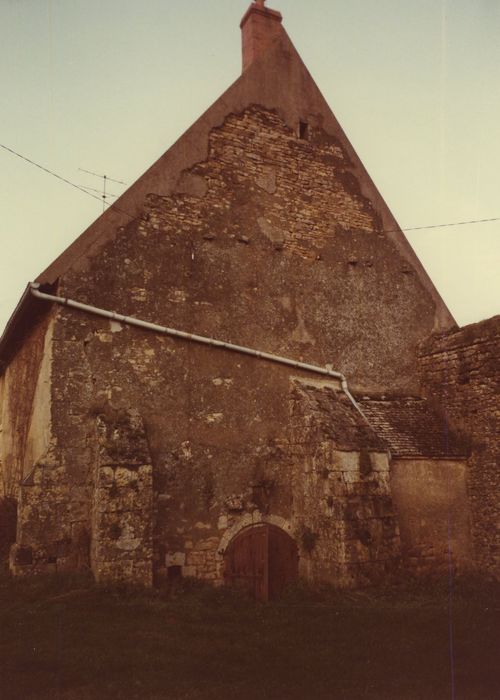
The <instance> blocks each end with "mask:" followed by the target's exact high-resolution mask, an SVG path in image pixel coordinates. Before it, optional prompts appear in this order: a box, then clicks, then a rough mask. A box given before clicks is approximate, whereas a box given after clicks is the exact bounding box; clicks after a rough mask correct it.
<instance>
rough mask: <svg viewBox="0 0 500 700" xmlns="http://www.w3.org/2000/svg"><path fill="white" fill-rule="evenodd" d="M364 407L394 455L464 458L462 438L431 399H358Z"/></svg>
mask: <svg viewBox="0 0 500 700" xmlns="http://www.w3.org/2000/svg"><path fill="white" fill-rule="evenodd" d="M359 405H360V406H361V410H362V411H363V413H364V414H365V416H366V417H367V419H368V420H369V422H370V424H371V426H372V427H373V429H374V430H375V432H376V433H377V435H378V436H379V437H380V438H381V439H382V440H383V441H384V442H385V444H386V445H387V446H388V448H389V449H390V451H391V454H392V455H393V456H394V457H434V458H441V459H445V458H450V459H452V458H454V457H464V456H466V454H467V448H466V446H465V445H464V443H463V440H462V439H461V438H460V436H458V435H457V434H456V433H455V432H454V431H453V430H452V429H451V428H450V425H449V424H448V422H447V420H446V418H445V417H444V416H443V415H440V414H439V413H437V412H436V411H435V410H434V409H433V408H432V407H431V406H430V405H429V403H428V401H426V400H424V399H421V398H418V397H408V396H403V397H398V398H390V399H385V398H383V399H374V398H368V397H365V398H363V399H361V400H359Z"/></svg>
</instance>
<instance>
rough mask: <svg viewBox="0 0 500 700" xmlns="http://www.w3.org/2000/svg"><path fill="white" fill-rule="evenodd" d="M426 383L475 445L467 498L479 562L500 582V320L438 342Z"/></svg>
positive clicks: (425, 367)
mask: <svg viewBox="0 0 500 700" xmlns="http://www.w3.org/2000/svg"><path fill="white" fill-rule="evenodd" d="M420 364H421V369H422V380H423V384H424V388H425V390H426V391H427V392H428V394H429V396H430V397H432V398H433V399H434V400H436V401H437V402H439V404H440V405H441V406H442V407H443V408H444V409H445V410H446V411H447V413H448V415H449V417H450V418H451V419H452V420H453V421H454V422H455V424H456V425H458V426H459V427H462V429H463V431H464V433H466V434H467V435H469V437H470V440H471V446H470V447H471V457H470V459H469V478H468V492H469V499H470V504H471V509H472V526H473V538H474V548H475V558H476V562H477V565H478V566H479V568H480V569H481V570H483V571H485V572H489V573H491V574H493V575H495V576H497V577H498V576H500V525H499V523H500V496H499V494H500V438H499V436H500V316H495V317H494V318H492V319H488V320H486V321H483V322H481V323H477V324H473V325H471V326H466V327H465V328H460V329H458V330H456V331H452V332H449V333H446V334H443V335H439V336H433V337H432V338H431V339H429V341H427V342H426V343H425V344H424V345H423V347H422V350H421V356H420Z"/></svg>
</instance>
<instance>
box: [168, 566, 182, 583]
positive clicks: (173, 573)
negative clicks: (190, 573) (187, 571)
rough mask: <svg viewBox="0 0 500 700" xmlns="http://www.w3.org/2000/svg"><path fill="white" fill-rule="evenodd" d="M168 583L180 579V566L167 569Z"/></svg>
mask: <svg viewBox="0 0 500 700" xmlns="http://www.w3.org/2000/svg"><path fill="white" fill-rule="evenodd" d="M167 577H168V580H169V581H178V580H179V579H181V578H182V566H169V567H168V569H167Z"/></svg>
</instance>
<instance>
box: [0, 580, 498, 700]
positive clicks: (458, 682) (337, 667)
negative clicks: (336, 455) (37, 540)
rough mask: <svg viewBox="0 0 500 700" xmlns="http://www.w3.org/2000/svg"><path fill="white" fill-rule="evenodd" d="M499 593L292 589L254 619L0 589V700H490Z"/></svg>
mask: <svg viewBox="0 0 500 700" xmlns="http://www.w3.org/2000/svg"><path fill="white" fill-rule="evenodd" d="M499 592H500V588H499V586H498V585H494V584H489V585H487V584H484V583H480V582H474V581H472V582H471V581H461V582H458V583H457V585H456V587H455V592H454V599H453V605H452V609H453V615H452V623H453V642H454V649H453V656H454V669H455V673H454V689H455V695H454V696H453V695H452V684H451V674H450V644H449V626H450V616H449V601H448V591H447V586H446V584H445V583H434V584H426V585H423V584H420V585H416V584H413V585H408V586H407V587H406V588H401V587H400V588H398V589H397V590H378V591H371V592H367V591H365V592H362V593H345V592H344V593H340V592H337V591H335V590H332V589H324V590H321V591H318V590H316V591H314V590H311V589H308V588H307V587H305V586H297V587H295V589H293V590H291V591H289V593H288V595H287V596H286V598H285V599H283V600H282V601H280V602H276V603H272V604H267V605H255V604H253V603H252V602H250V601H248V600H245V599H242V598H240V597H238V596H236V595H234V594H233V595H231V594H230V593H228V592H227V591H224V590H215V589H211V588H206V587H204V586H200V585H199V584H196V583H195V582H191V583H189V582H187V583H185V584H184V585H183V587H182V588H178V589H174V590H173V591H162V592H158V591H157V592H144V591H138V590H135V591H134V590H130V589H129V590H126V589H117V588H115V589H113V588H108V589H106V588H102V587H98V586H95V585H94V584H93V583H92V582H91V581H90V580H86V579H82V578H65V577H60V578H39V579H31V580H23V581H12V580H10V579H8V578H6V577H3V578H1V579H0V698H1V699H2V700H13V699H16V700H17V699H18V698H19V699H22V700H25V699H29V698H33V699H35V698H36V700H44V699H45V698H56V699H60V700H86V699H90V698H91V699H92V700H94V699H99V700H101V699H103V700H107V699H108V698H109V699H111V698H112V699H113V700H115V699H120V698H125V699H127V700H128V699H134V698H141V699H143V700H150V699H151V700H153V699H160V698H161V699H162V700H163V699H174V700H212V699H213V700H215V699H217V700H226V699H228V700H229V699H231V700H232V699H233V698H238V699H239V700H299V699H300V700H327V699H328V700H343V699H345V700H362V699H363V698H369V699H370V700H379V699H384V700H386V699H388V700H393V699H394V700H444V699H446V698H450V699H451V698H456V699H457V700H490V699H491V700H493V699H494V698H497V697H498V696H499V690H498V688H499V685H500V672H499V670H498V666H499V663H498V661H499V651H500V610H499V608H500V601H499V595H498V594H499Z"/></svg>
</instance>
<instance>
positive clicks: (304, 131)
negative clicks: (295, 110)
mask: <svg viewBox="0 0 500 700" xmlns="http://www.w3.org/2000/svg"><path fill="white" fill-rule="evenodd" d="M299 139H302V140H303V141H308V140H309V124H308V123H307V122H299Z"/></svg>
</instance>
